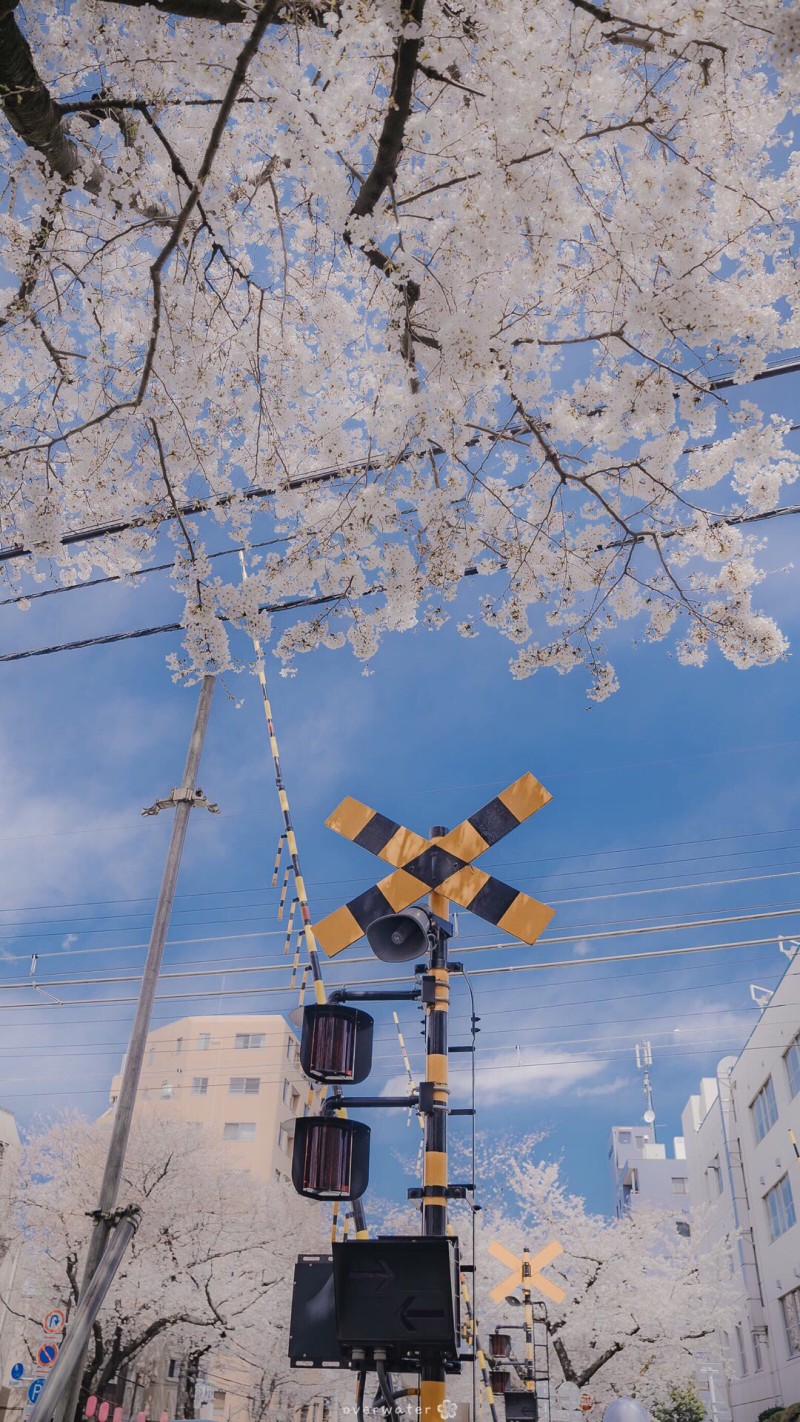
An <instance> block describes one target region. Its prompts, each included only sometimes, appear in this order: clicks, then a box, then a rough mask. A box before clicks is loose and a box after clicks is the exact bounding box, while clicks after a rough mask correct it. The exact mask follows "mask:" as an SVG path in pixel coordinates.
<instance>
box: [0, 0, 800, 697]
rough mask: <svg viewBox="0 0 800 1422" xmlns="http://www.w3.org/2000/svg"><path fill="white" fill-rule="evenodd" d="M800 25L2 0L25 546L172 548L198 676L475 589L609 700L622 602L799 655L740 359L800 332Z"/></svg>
mask: <svg viewBox="0 0 800 1422" xmlns="http://www.w3.org/2000/svg"><path fill="white" fill-rule="evenodd" d="M799 43H800V35H799V34H798V25H797V21H796V18H795V17H793V14H792V12H791V10H790V9H789V8H787V7H785V6H783V5H781V4H780V3H778V0H726V3H724V4H723V3H722V0H702V3H699V4H698V3H697V0H659V2H658V3H657V4H656V3H655V0H631V3H629V4H628V3H626V4H620V6H619V7H617V5H616V4H615V3H611V4H609V5H606V4H596V3H593V0H493V3H492V4H491V5H490V6H487V5H481V4H476V3H473V0H262V3H260V4H259V5H255V6H251V4H250V3H249V0H69V3H66V0H64V3H61V4H58V5H56V6H51V7H45V6H42V5H37V4H36V3H35V0H23V3H19V4H18V3H17V0H2V3H1V4H0V99H1V100H2V105H3V110H4V114H5V122H3V121H2V120H0V151H2V161H3V167H4V171H5V184H4V187H3V189H2V198H1V199H0V232H1V233H2V241H3V247H2V262H3V266H4V269H5V270H4V277H2V274H0V277H2V279H3V280H4V289H3V292H2V297H1V298H0V328H2V329H1V331H0V339H1V340H2V347H1V348H0V350H1V354H0V362H1V364H0V372H1V373H2V385H3V389H4V391H5V393H6V405H5V413H4V419H3V422H2V435H0V518H1V519H2V528H3V540H4V544H5V547H4V549H2V550H0V555H2V556H1V558H0V561H2V565H3V567H4V570H5V572H6V574H7V576H8V577H9V578H10V579H12V580H16V581H20V580H21V585H22V591H23V592H24V590H25V588H28V587H29V581H28V580H27V579H26V578H25V572H26V571H32V572H33V575H34V577H38V578H44V577H46V576H48V575H51V574H53V573H54V574H55V575H56V576H57V577H59V578H60V579H61V580H63V581H64V582H65V583H67V584H70V585H71V584H74V583H77V582H81V581H84V580H86V579H87V578H89V577H90V576H92V575H95V576H96V575H97V574H98V572H99V573H100V574H105V575H109V576H120V575H125V574H127V573H132V572H137V571H139V570H141V569H142V568H145V567H147V566H148V564H149V563H150V562H152V561H153V559H154V557H155V556H156V553H157V552H159V553H161V552H163V541H164V539H167V538H169V539H172V540H173V541H174V544H175V548H174V578H175V582H176V584H177V587H178V588H179V590H180V592H181V594H182V596H183V598H184V602H185V610H184V613H183V625H184V627H185V642H184V654H183V655H182V657H181V658H177V659H175V663H174V665H175V670H176V674H178V673H180V671H181V670H182V669H183V670H186V669H189V670H194V671H195V672H196V671H197V670H198V669H211V670H214V669H216V670H221V669H224V668H226V667H228V666H230V665H231V664H232V662H233V661H234V660H235V658H234V651H233V650H232V648H231V646H230V644H229V635H228V627H229V625H230V624H235V625H238V626H240V627H243V628H244V629H245V630H247V631H249V632H250V633H255V634H258V635H259V636H260V637H261V638H262V639H263V640H264V641H265V642H267V641H269V642H270V643H271V645H272V646H273V648H274V650H275V651H276V652H277V654H278V655H279V656H280V657H281V658H282V660H283V663H284V666H285V669H286V670H287V671H290V670H292V668H293V667H294V665H295V663H296V660H297V657H298V655H299V654H300V653H301V652H305V651H310V650H312V649H315V648H317V647H320V646H325V647H329V648H335V647H339V646H341V645H342V644H344V643H349V644H350V646H351V647H352V649H353V651H354V652H355V654H356V656H358V657H359V658H362V659H364V660H365V662H366V661H368V660H369V658H370V657H371V655H372V654H373V653H374V651H375V648H376V647H377V645H378V643H379V641H380V639H381V638H382V637H383V636H384V634H386V633H387V632H390V631H397V630H402V629H406V628H409V627H412V626H414V625H419V624H424V625H427V626H430V627H436V626H439V625H440V624H441V623H442V622H443V621H444V620H445V619H446V618H447V617H448V616H450V615H453V616H454V617H455V619H456V621H457V625H458V628H459V630H460V631H461V632H462V633H463V635H464V636H473V635H476V634H477V632H478V631H479V629H481V628H482V627H483V625H484V624H485V625H488V627H490V628H493V629H495V630H496V631H498V632H500V633H501V634H503V635H504V636H506V637H507V638H509V639H510V641H511V643H512V644H513V647H514V651H513V656H512V658H511V663H510V665H511V670H512V673H513V674H514V675H515V676H517V677H525V676H527V675H529V674H531V673H532V672H534V671H536V670H538V669H539V668H542V667H551V668H555V669H556V670H557V671H559V672H566V671H569V670H570V669H572V668H574V667H576V666H584V667H586V668H587V669H588V672H589V675H590V685H591V694H592V695H594V696H595V697H602V696H604V695H606V694H608V692H609V691H611V690H613V688H614V686H615V684H616V681H615V673H614V670H613V666H612V663H611V660H610V653H611V651H612V650H613V643H614V642H615V641H616V640H618V638H619V637H620V636H621V635H622V634H621V633H620V632H619V631H618V630H617V629H619V628H620V625H621V624H623V623H630V624H631V627H632V629H633V630H634V631H635V633H636V635H637V636H643V637H646V638H649V639H652V640H656V641H662V640H664V639H666V638H671V639H672V641H673V643H674V645H675V646H676V648H677V654H678V656H679V658H680V659H681V660H682V661H684V662H687V663H690V664H700V663H702V662H703V661H704V660H705V658H706V657H707V655H708V653H709V650H710V649H712V648H717V649H719V651H721V653H722V654H723V655H724V656H725V657H727V658H728V659H729V660H731V661H732V662H733V663H734V664H735V665H736V666H740V667H746V666H752V665H756V664H763V663H768V662H771V661H773V660H775V659H776V658H779V657H781V656H782V655H783V654H784V653H785V650H786V641H785V638H784V636H783V634H782V633H781V631H780V630H779V628H778V627H777V625H776V624H775V622H774V621H773V620H772V619H771V618H770V617H768V616H766V615H764V614H763V613H761V612H759V611H758V609H757V607H756V606H755V605H754V602H753V596H754V591H755V589H756V587H757V585H758V583H759V582H760V580H761V578H762V576H763V570H762V565H763V562H764V559H763V557H761V556H760V552H759V549H760V540H761V538H762V536H763V530H764V529H765V528H767V527H768V526H769V520H771V519H773V518H774V517H775V516H776V514H779V513H780V512H781V510H785V509H787V508H790V507H791V505H790V504H788V503H787V501H786V499H785V498H784V491H785V489H786V487H787V486H788V485H790V484H791V483H792V482H793V481H794V480H795V479H796V478H797V474H798V468H799V466H798V456H797V454H796V452H795V451H794V449H793V448H792V447H791V442H790V438H789V436H790V428H791V426H790V421H789V419H788V418H779V417H777V416H775V415H771V414H768V413H765V412H764V411H763V410H762V409H761V408H760V406H759V404H758V402H757V401H756V400H754V399H753V398H752V396H753V391H751V390H748V391H747V392H743V391H740V390H739V386H740V385H745V384H748V383H749V382H752V381H753V379H754V377H756V376H757V375H758V374H759V373H760V372H762V371H763V370H764V369H765V367H766V366H767V364H768V362H769V361H771V360H774V359H775V358H776V357H779V356H780V355H781V353H782V352H786V351H789V350H792V349H794V348H796V347H797V346H800V324H799V322H798V311H797V295H796V293H797V276H796V263H795V249H794V241H795V236H794V226H793V224H794V221H795V214H796V211H797V199H798V173H799V172H800V166H799V165H798V162H797V158H796V155H795V154H794V153H793V152H792V151H791V138H790V128H789V119H790V116H791V113H792V112H793V109H794V104H795V97H794V96H795V95H796V92H797V61H796V54H797V48H798V44H799ZM759 388H760V387H755V389H756V390H758V389H759ZM239 547H243V548H244V549H245V550H246V556H247V562H248V566H249V572H250V576H249V578H248V579H247V581H246V582H245V581H242V579H241V578H240V577H239V576H238V570H236V569H237V565H235V564H233V563H232V562H231V561H230V560H227V561H226V559H225V558H224V557H223V558H222V559H221V560H220V561H216V555H218V554H224V553H225V552H226V550H228V549H232V548H239ZM23 554H25V556H23ZM20 596H22V592H21V593H20ZM304 604H308V605H309V606H310V607H311V608H312V609H313V610H312V611H310V612H307V613H306V612H299V611H298V607H299V606H302V605H304ZM23 605H24V604H23ZM276 609H280V610H281V611H280V614H279V616H278V613H276ZM287 612H288V613H289V621H288V622H287V621H286V614H287Z"/></svg>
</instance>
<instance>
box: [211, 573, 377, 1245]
mask: <svg viewBox="0 0 800 1422" xmlns="http://www.w3.org/2000/svg"><path fill="white" fill-rule="evenodd" d="M239 562H240V564H241V569H242V581H246V579H247V567H246V565H245V561H244V554H243V553H242V552H241V550H240V552H239ZM252 641H253V647H254V649H255V653H256V666H257V671H258V681H259V685H260V687H261V695H262V698H263V702H264V715H265V716H266V720H267V733H268V735H269V748H270V753H271V755H272V765H273V769H274V772H275V788H276V790H277V791H278V802H279V804H280V807H281V815H282V817H283V833H284V836H285V839H286V847H287V849H288V851H289V858H290V860H291V866H292V872H293V873H294V888H295V894H296V896H297V902H298V904H299V905H300V917H301V919H302V933H303V938H304V939H305V945H306V952H307V954H308V962H309V966H310V968H311V977H312V980H313V983H314V997H315V999H316V1001H317V1002H318V1003H319V1004H320V1005H322V1004H323V1003H324V1002H325V1000H326V998H325V984H324V983H323V981H322V970H321V968H320V962H319V953H318V952H317V944H316V940H315V938H314V931H313V929H312V927H311V910H310V908H309V905H308V894H307V893H306V885H305V880H304V878H303V871H302V869H301V868H300V852H299V850H298V848H297V838H296V835H295V832H294V825H293V823H292V812H291V810H290V808H289V797H288V795H287V793H286V786H285V785H284V783H283V771H282V769H281V757H280V751H279V750H278V738H277V736H276V734H275V722H274V719H273V715H272V705H271V703H270V699H269V692H268V690H267V678H266V674H265V672H264V654H263V651H262V648H261V643H260V642H259V640H258V638H257V637H253V639H252ZM284 901H285V884H284V890H283V894H282V896H281V905H283V902H284ZM304 984H305V973H304V974H303V980H302V984H301V988H300V1003H301V1005H302V1001H303V987H304ZM353 1220H354V1223H355V1226H356V1237H357V1238H358V1239H366V1238H367V1222H366V1218H365V1215H364V1206H363V1205H362V1203H361V1201H360V1200H354V1201H353Z"/></svg>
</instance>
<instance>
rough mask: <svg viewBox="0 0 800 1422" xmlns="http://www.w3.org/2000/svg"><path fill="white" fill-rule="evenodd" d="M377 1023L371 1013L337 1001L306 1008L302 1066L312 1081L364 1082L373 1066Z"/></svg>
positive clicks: (301, 1040)
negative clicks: (374, 1035)
mask: <svg viewBox="0 0 800 1422" xmlns="http://www.w3.org/2000/svg"><path fill="white" fill-rule="evenodd" d="M373 1027H374V1022H373V1019H372V1018H371V1017H370V1015H369V1013H368V1012H361V1011H359V1010H358V1009H357V1008H355V1007H342V1006H340V1005H339V1004H338V1003H323V1004H319V1005H317V1006H314V1007H306V1008H305V1009H304V1010H303V1025H302V1031H301V1035H300V1065H301V1066H302V1068H303V1071H304V1072H305V1074H306V1076H309V1077H310V1078H311V1080H312V1081H325V1082H334V1083H335V1082H351V1083H356V1082H359V1081H364V1080H365V1078H366V1077H368V1076H369V1073H370V1070H371V1067H372V1033H373Z"/></svg>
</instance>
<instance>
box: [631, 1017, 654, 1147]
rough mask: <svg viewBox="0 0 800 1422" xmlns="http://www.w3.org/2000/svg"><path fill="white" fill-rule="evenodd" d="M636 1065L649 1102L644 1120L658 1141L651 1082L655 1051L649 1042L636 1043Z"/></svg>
mask: <svg viewBox="0 0 800 1422" xmlns="http://www.w3.org/2000/svg"><path fill="white" fill-rule="evenodd" d="M635 1050H636V1065H637V1067H638V1069H639V1071H640V1072H642V1086H643V1087H644V1094H645V1098H646V1100H647V1110H646V1111H645V1113H644V1116H643V1120H644V1122H645V1124H646V1125H648V1126H652V1127H653V1140H654V1141H655V1140H656V1113H655V1111H654V1110H653V1083H652V1081H651V1080H650V1068H651V1066H652V1065H653V1049H652V1047H651V1045H650V1043H649V1042H647V1041H645V1042H637V1043H636V1048H635Z"/></svg>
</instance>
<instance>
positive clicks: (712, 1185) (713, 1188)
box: [706, 1155, 722, 1200]
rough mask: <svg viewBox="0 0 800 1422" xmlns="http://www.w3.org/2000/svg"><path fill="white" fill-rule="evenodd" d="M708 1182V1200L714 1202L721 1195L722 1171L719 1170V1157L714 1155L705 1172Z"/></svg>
mask: <svg viewBox="0 0 800 1422" xmlns="http://www.w3.org/2000/svg"><path fill="white" fill-rule="evenodd" d="M706 1178H707V1180H708V1198H709V1200H716V1198H717V1196H718V1195H721V1194H722V1170H721V1169H720V1163H719V1156H718V1155H715V1157H714V1159H713V1160H712V1162H711V1164H710V1165H709V1167H708V1169H707V1170H706Z"/></svg>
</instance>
